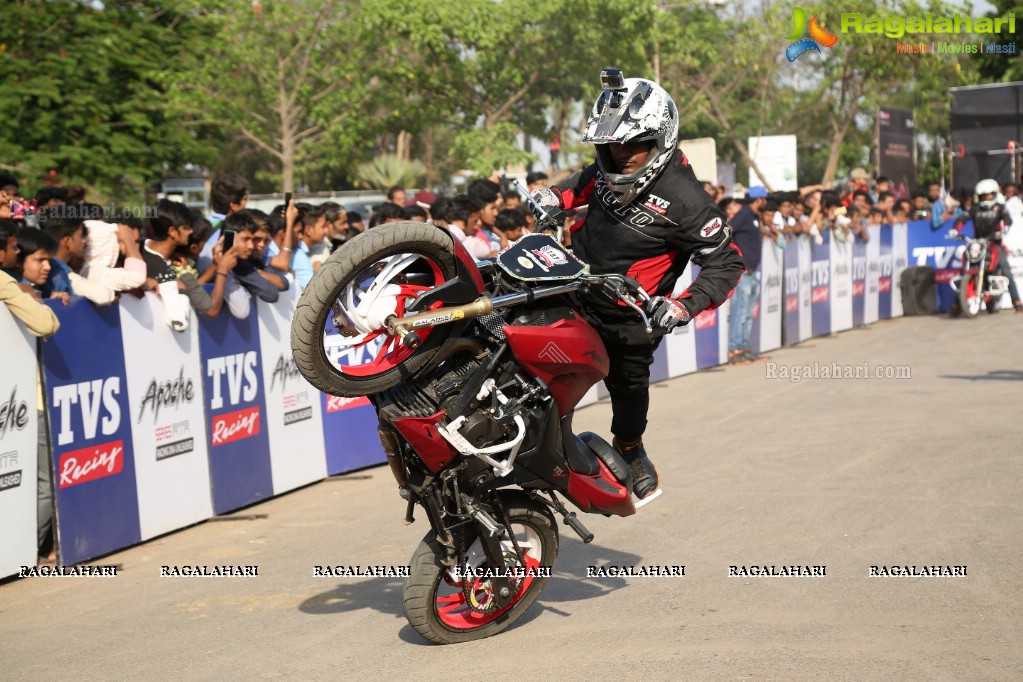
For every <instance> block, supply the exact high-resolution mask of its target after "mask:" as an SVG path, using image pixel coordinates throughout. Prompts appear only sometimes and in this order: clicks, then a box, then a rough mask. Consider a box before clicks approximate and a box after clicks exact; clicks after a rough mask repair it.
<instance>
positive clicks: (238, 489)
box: [199, 306, 273, 514]
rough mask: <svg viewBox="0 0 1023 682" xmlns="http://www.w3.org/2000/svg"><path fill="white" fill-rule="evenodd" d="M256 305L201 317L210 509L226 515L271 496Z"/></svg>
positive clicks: (200, 337)
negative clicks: (242, 313)
mask: <svg viewBox="0 0 1023 682" xmlns="http://www.w3.org/2000/svg"><path fill="white" fill-rule="evenodd" d="M256 327H257V325H256V307H255V306H253V307H252V310H251V311H250V312H249V316H248V317H247V318H245V319H244V320H239V319H238V318H236V317H235V316H233V315H231V314H229V313H228V312H227V311H222V312H221V314H220V315H219V316H218V317H216V318H214V319H210V318H208V317H202V318H200V320H199V350H200V356H201V358H202V371H203V398H204V402H205V404H206V428H207V431H208V433H209V446H210V479H211V483H212V486H211V487H212V490H213V511H214V512H215V513H217V514H224V513H226V512H229V511H231V510H234V509H238V508H239V507H244V506H245V505H248V504H252V503H253V502H257V501H259V500H263V499H266V498H267V497H270V496H272V495H273V480H272V477H271V473H270V472H271V467H270V442H269V440H268V439H267V435H266V403H265V402H264V400H263V384H262V381H261V380H260V378H261V377H262V376H263V368H262V363H261V362H260V351H259V332H258V330H257V329H256Z"/></svg>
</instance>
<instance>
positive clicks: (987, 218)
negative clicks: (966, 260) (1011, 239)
mask: <svg viewBox="0 0 1023 682" xmlns="http://www.w3.org/2000/svg"><path fill="white" fill-rule="evenodd" d="M967 220H972V221H973V234H974V236H975V237H977V238H978V239H980V238H985V239H990V240H992V241H996V242H997V241H1000V238H1001V234H998V238H996V237H995V234H996V233H1001V232H1002V231H1004V230H1007V229H1008V228H1009V226H1010V225H1012V216H1011V215H1009V210H1008V209H1007V208H1006V207H1005V204H995V205H994V206H992V207H991V208H984V207H982V206H981V205H980V204H979V203H977V204H974V205H973V206H970V210H969V212H967V213H965V214H963V215H961V216H959V218H957V219H956V222H955V229H956V230H959V231H962V229H963V225H964V224H966V221H967Z"/></svg>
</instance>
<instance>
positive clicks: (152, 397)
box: [139, 366, 195, 424]
mask: <svg viewBox="0 0 1023 682" xmlns="http://www.w3.org/2000/svg"><path fill="white" fill-rule="evenodd" d="M194 397H195V390H194V388H193V386H192V380H191V379H186V378H185V368H184V366H182V367H181V369H180V370H178V378H177V379H175V380H174V381H165V382H163V383H162V384H158V383H156V379H153V380H152V381H150V382H149V389H148V390H147V391H146V395H145V397H143V398H142V408H141V409H140V410H139V423H140V424H141V423H142V417H143V415H145V413H146V406H147V405H148V406H149V407H150V408H152V410H153V421H154V422H155V421H156V420H157V419H159V418H160V408H161V407H163V406H164V405H167V406H170V407H177V406H178V405H179V404H184V403H190V402H192V399H193V398H194Z"/></svg>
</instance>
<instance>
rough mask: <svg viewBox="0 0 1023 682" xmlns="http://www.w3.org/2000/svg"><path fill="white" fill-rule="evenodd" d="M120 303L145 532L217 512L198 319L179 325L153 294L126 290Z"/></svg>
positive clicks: (181, 524)
mask: <svg viewBox="0 0 1023 682" xmlns="http://www.w3.org/2000/svg"><path fill="white" fill-rule="evenodd" d="M120 305H121V333H122V338H123V340H124V347H125V348H127V349H129V352H128V353H127V354H126V355H125V358H124V365H125V369H126V371H127V385H128V402H129V404H130V406H131V431H132V442H133V443H134V448H135V481H136V488H137V489H138V505H139V527H140V529H141V532H142V539H143V540H145V539H147V538H151V537H155V536H157V535H161V534H163V533H166V532H169V531H172V530H175V529H177V528H184V527H185V526H189V525H191V524H193V523H198V522H199V521H203V520H205V519H208V518H209V517H210V516H212V515H213V506H212V504H211V502H210V469H209V449H208V446H207V438H206V418H205V413H204V411H203V395H202V387H203V381H202V365H201V363H200V361H199V332H198V329H197V328H196V325H194V324H192V325H189V328H188V329H187V330H185V331H184V332H180V333H179V332H174V331H172V330H171V329H170V328H169V327H168V326H167V325H166V324H164V323H163V317H164V313H163V304H162V303H161V302H160V299H159V298H158V297H157V296H156V295H154V294H147V295H146V296H145V297H144V298H143V299H141V300H140V299H138V298H136V297H134V296H122V297H121V303H120Z"/></svg>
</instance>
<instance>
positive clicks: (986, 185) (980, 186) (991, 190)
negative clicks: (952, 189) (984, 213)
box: [976, 178, 999, 208]
mask: <svg viewBox="0 0 1023 682" xmlns="http://www.w3.org/2000/svg"><path fill="white" fill-rule="evenodd" d="M998 191H999V189H998V181H997V180H992V179H991V178H987V179H985V180H981V181H980V182H978V183H977V189H976V193H977V203H979V204H980V206H981V208H991V207H993V206H994V205H995V203H996V202H997V196H998ZM987 194H990V195H991V198H990V199H987V200H985V199H983V197H984V196H985V195H987Z"/></svg>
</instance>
